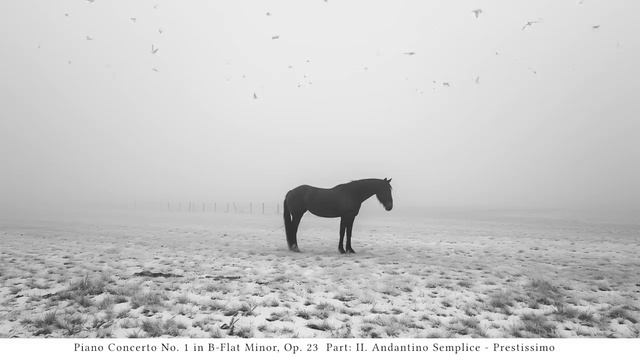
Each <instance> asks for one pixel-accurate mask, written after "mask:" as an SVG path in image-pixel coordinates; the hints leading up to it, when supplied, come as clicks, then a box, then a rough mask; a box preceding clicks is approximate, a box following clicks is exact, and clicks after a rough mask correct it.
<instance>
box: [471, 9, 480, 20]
mask: <svg viewBox="0 0 640 360" xmlns="http://www.w3.org/2000/svg"><path fill="white" fill-rule="evenodd" d="M471 12H472V13H473V14H474V15H475V16H476V19H477V18H479V17H480V14H482V9H475V10H473V11H471Z"/></svg>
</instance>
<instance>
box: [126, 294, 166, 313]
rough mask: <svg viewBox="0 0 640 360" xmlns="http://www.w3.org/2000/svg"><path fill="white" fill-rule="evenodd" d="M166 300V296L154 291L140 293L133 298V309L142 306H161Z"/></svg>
mask: <svg viewBox="0 0 640 360" xmlns="http://www.w3.org/2000/svg"><path fill="white" fill-rule="evenodd" d="M166 298H167V297H166V295H162V294H160V293H158V292H154V291H146V292H139V293H136V294H134V295H133V296H132V297H131V307H132V308H134V309H137V308H139V307H140V306H150V305H161V304H162V301H163V300H166Z"/></svg>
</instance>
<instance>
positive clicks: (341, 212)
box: [283, 178, 393, 254]
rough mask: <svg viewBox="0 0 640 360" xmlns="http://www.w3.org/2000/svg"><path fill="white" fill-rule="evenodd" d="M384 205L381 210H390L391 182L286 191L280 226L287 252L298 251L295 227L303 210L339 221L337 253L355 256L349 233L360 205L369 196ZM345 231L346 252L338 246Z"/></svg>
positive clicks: (296, 227)
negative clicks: (282, 226)
mask: <svg viewBox="0 0 640 360" xmlns="http://www.w3.org/2000/svg"><path fill="white" fill-rule="evenodd" d="M374 194H375V195H376V197H377V198H378V201H380V203H381V204H382V205H383V206H384V208H385V210H387V211H391V209H392V208H393V198H392V197H391V179H387V178H384V179H383V180H380V179H362V180H355V181H351V182H349V183H346V184H340V185H336V186H334V187H332V188H331V189H322V188H317V187H314V186H309V185H300V186H298V187H296V188H294V189H291V190H289V191H288V192H287V195H286V196H285V198H284V207H283V215H284V226H285V233H286V236H287V245H288V246H289V250H291V251H294V252H300V249H299V248H298V239H297V235H296V234H297V232H298V225H300V220H301V219H302V215H304V214H305V213H306V212H307V210H309V212H311V213H312V214H314V215H316V216H320V217H326V218H336V217H339V218H340V242H339V243H338V251H339V252H340V253H341V254H345V253H350V254H355V251H353V248H352V247H351V230H352V229H353V221H354V220H355V218H356V215H358V213H359V212H360V206H361V205H362V202H363V201H365V200H367V199H368V198H370V197H371V196H373V195H374ZM345 230H346V233H347V249H346V251H345V249H344V248H343V247H342V244H343V242H342V240H343V239H344V234H345Z"/></svg>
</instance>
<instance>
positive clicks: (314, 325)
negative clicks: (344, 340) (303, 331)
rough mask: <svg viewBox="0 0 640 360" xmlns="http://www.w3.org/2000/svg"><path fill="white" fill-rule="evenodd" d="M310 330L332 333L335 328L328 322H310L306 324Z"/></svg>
mask: <svg viewBox="0 0 640 360" xmlns="http://www.w3.org/2000/svg"><path fill="white" fill-rule="evenodd" d="M306 326H307V327H308V328H309V329H313V330H319V331H331V330H333V326H331V324H329V322H328V321H327V320H323V321H310V322H308V323H307V324H306Z"/></svg>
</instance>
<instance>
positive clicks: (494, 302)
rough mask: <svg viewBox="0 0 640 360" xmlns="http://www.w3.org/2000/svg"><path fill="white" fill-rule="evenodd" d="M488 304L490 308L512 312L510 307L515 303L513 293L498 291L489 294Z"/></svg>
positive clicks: (507, 312) (496, 310)
mask: <svg viewBox="0 0 640 360" xmlns="http://www.w3.org/2000/svg"><path fill="white" fill-rule="evenodd" d="M487 305H488V306H489V307H490V308H489V310H494V311H495V312H502V313H505V314H510V313H511V309H510V307H511V306H513V305H514V299H513V294H512V293H511V292H510V291H502V290H501V291H498V292H495V293H493V294H491V295H490V296H489V301H487Z"/></svg>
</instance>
